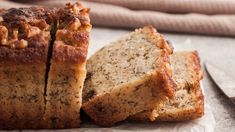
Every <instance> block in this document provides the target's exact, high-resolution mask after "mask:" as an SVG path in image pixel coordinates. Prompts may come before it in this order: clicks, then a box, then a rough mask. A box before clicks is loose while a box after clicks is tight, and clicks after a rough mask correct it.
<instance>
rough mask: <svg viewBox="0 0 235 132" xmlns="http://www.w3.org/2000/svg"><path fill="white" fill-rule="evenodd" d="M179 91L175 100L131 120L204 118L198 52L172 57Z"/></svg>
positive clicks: (177, 53) (188, 52)
mask: <svg viewBox="0 0 235 132" xmlns="http://www.w3.org/2000/svg"><path fill="white" fill-rule="evenodd" d="M170 63H171V65H172V69H173V74H172V77H173V80H174V81H175V83H176V84H177V90H176V93H175V97H174V98H173V99H170V100H167V101H165V103H164V105H163V106H156V108H155V110H150V111H144V112H141V113H138V114H136V115H134V116H131V117H129V120H134V121H138V120H150V121H154V120H156V121H185V120H192V119H196V118H199V117H201V116H203V114H204V97H203V94H202V90H201V88H200V80H201V79H202V71H201V67H200V61H199V57H198V53H197V52H196V51H191V52H190V51H181V52H175V53H174V54H173V55H171V57H170Z"/></svg>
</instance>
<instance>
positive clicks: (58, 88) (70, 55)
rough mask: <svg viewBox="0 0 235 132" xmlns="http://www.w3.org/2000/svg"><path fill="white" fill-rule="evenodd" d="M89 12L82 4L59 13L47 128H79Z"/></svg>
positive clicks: (52, 64) (50, 81)
mask: <svg viewBox="0 0 235 132" xmlns="http://www.w3.org/2000/svg"><path fill="white" fill-rule="evenodd" d="M88 12H89V10H88V9H87V8H85V7H84V6H83V5H81V3H76V4H67V5H66V7H65V8H62V9H59V10H58V12H57V13H56V15H57V18H56V19H57V31H56V35H55V42H54V45H53V50H52V59H51V61H50V63H51V65H50V71H49V74H48V84H47V90H46V91H47V92H46V112H45V114H44V123H45V125H44V126H45V127H47V128H72V127H79V126H80V122H81V121H80V107H81V105H82V88H83V83H84V80H85V76H86V69H85V68H86V67H85V64H86V56H87V48H88V44H89V32H90V29H91V25H90V20H89V16H88Z"/></svg>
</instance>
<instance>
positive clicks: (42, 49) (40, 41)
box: [0, 35, 48, 64]
mask: <svg viewBox="0 0 235 132" xmlns="http://www.w3.org/2000/svg"><path fill="white" fill-rule="evenodd" d="M34 39H37V41H35V40H34ZM29 43H30V46H29V47H27V48H24V49H11V48H8V47H5V46H0V62H4V63H15V64H20V63H24V64H30V63H42V62H46V60H47V51H48V45H47V43H48V42H46V40H45V39H44V38H42V37H41V36H40V35H38V36H35V37H33V38H30V40H29Z"/></svg>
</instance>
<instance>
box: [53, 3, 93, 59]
mask: <svg viewBox="0 0 235 132" xmlns="http://www.w3.org/2000/svg"><path fill="white" fill-rule="evenodd" d="M88 13H89V9H87V8H85V7H84V6H83V5H82V4H81V3H76V4H67V5H66V7H65V8H61V9H59V10H58V12H57V15H56V19H57V31H56V35H55V43H54V47H53V48H54V49H53V57H52V59H53V61H56V62H66V63H82V62H85V60H86V57H87V49H88V45H89V33H90V30H91V24H90V19H89V16H88Z"/></svg>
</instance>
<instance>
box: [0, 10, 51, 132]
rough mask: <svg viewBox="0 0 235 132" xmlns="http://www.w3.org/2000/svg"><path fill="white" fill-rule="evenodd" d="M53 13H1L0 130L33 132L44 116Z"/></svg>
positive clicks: (28, 11) (42, 11)
mask: <svg viewBox="0 0 235 132" xmlns="http://www.w3.org/2000/svg"><path fill="white" fill-rule="evenodd" d="M51 16H52V14H51V12H49V11H47V10H45V9H43V8H19V9H15V8H12V9H9V10H2V11H1V13H0V115H1V116H0V129H16V128H17V129H25V128H28V129H30V128H31V129H34V128H38V127H40V126H39V125H40V123H39V122H40V120H41V118H42V116H43V113H44V110H45V107H44V101H45V98H44V92H45V91H44V88H45V74H46V62H47V52H48V47H49V43H50V38H51V37H50V29H51V25H52V19H51Z"/></svg>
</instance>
